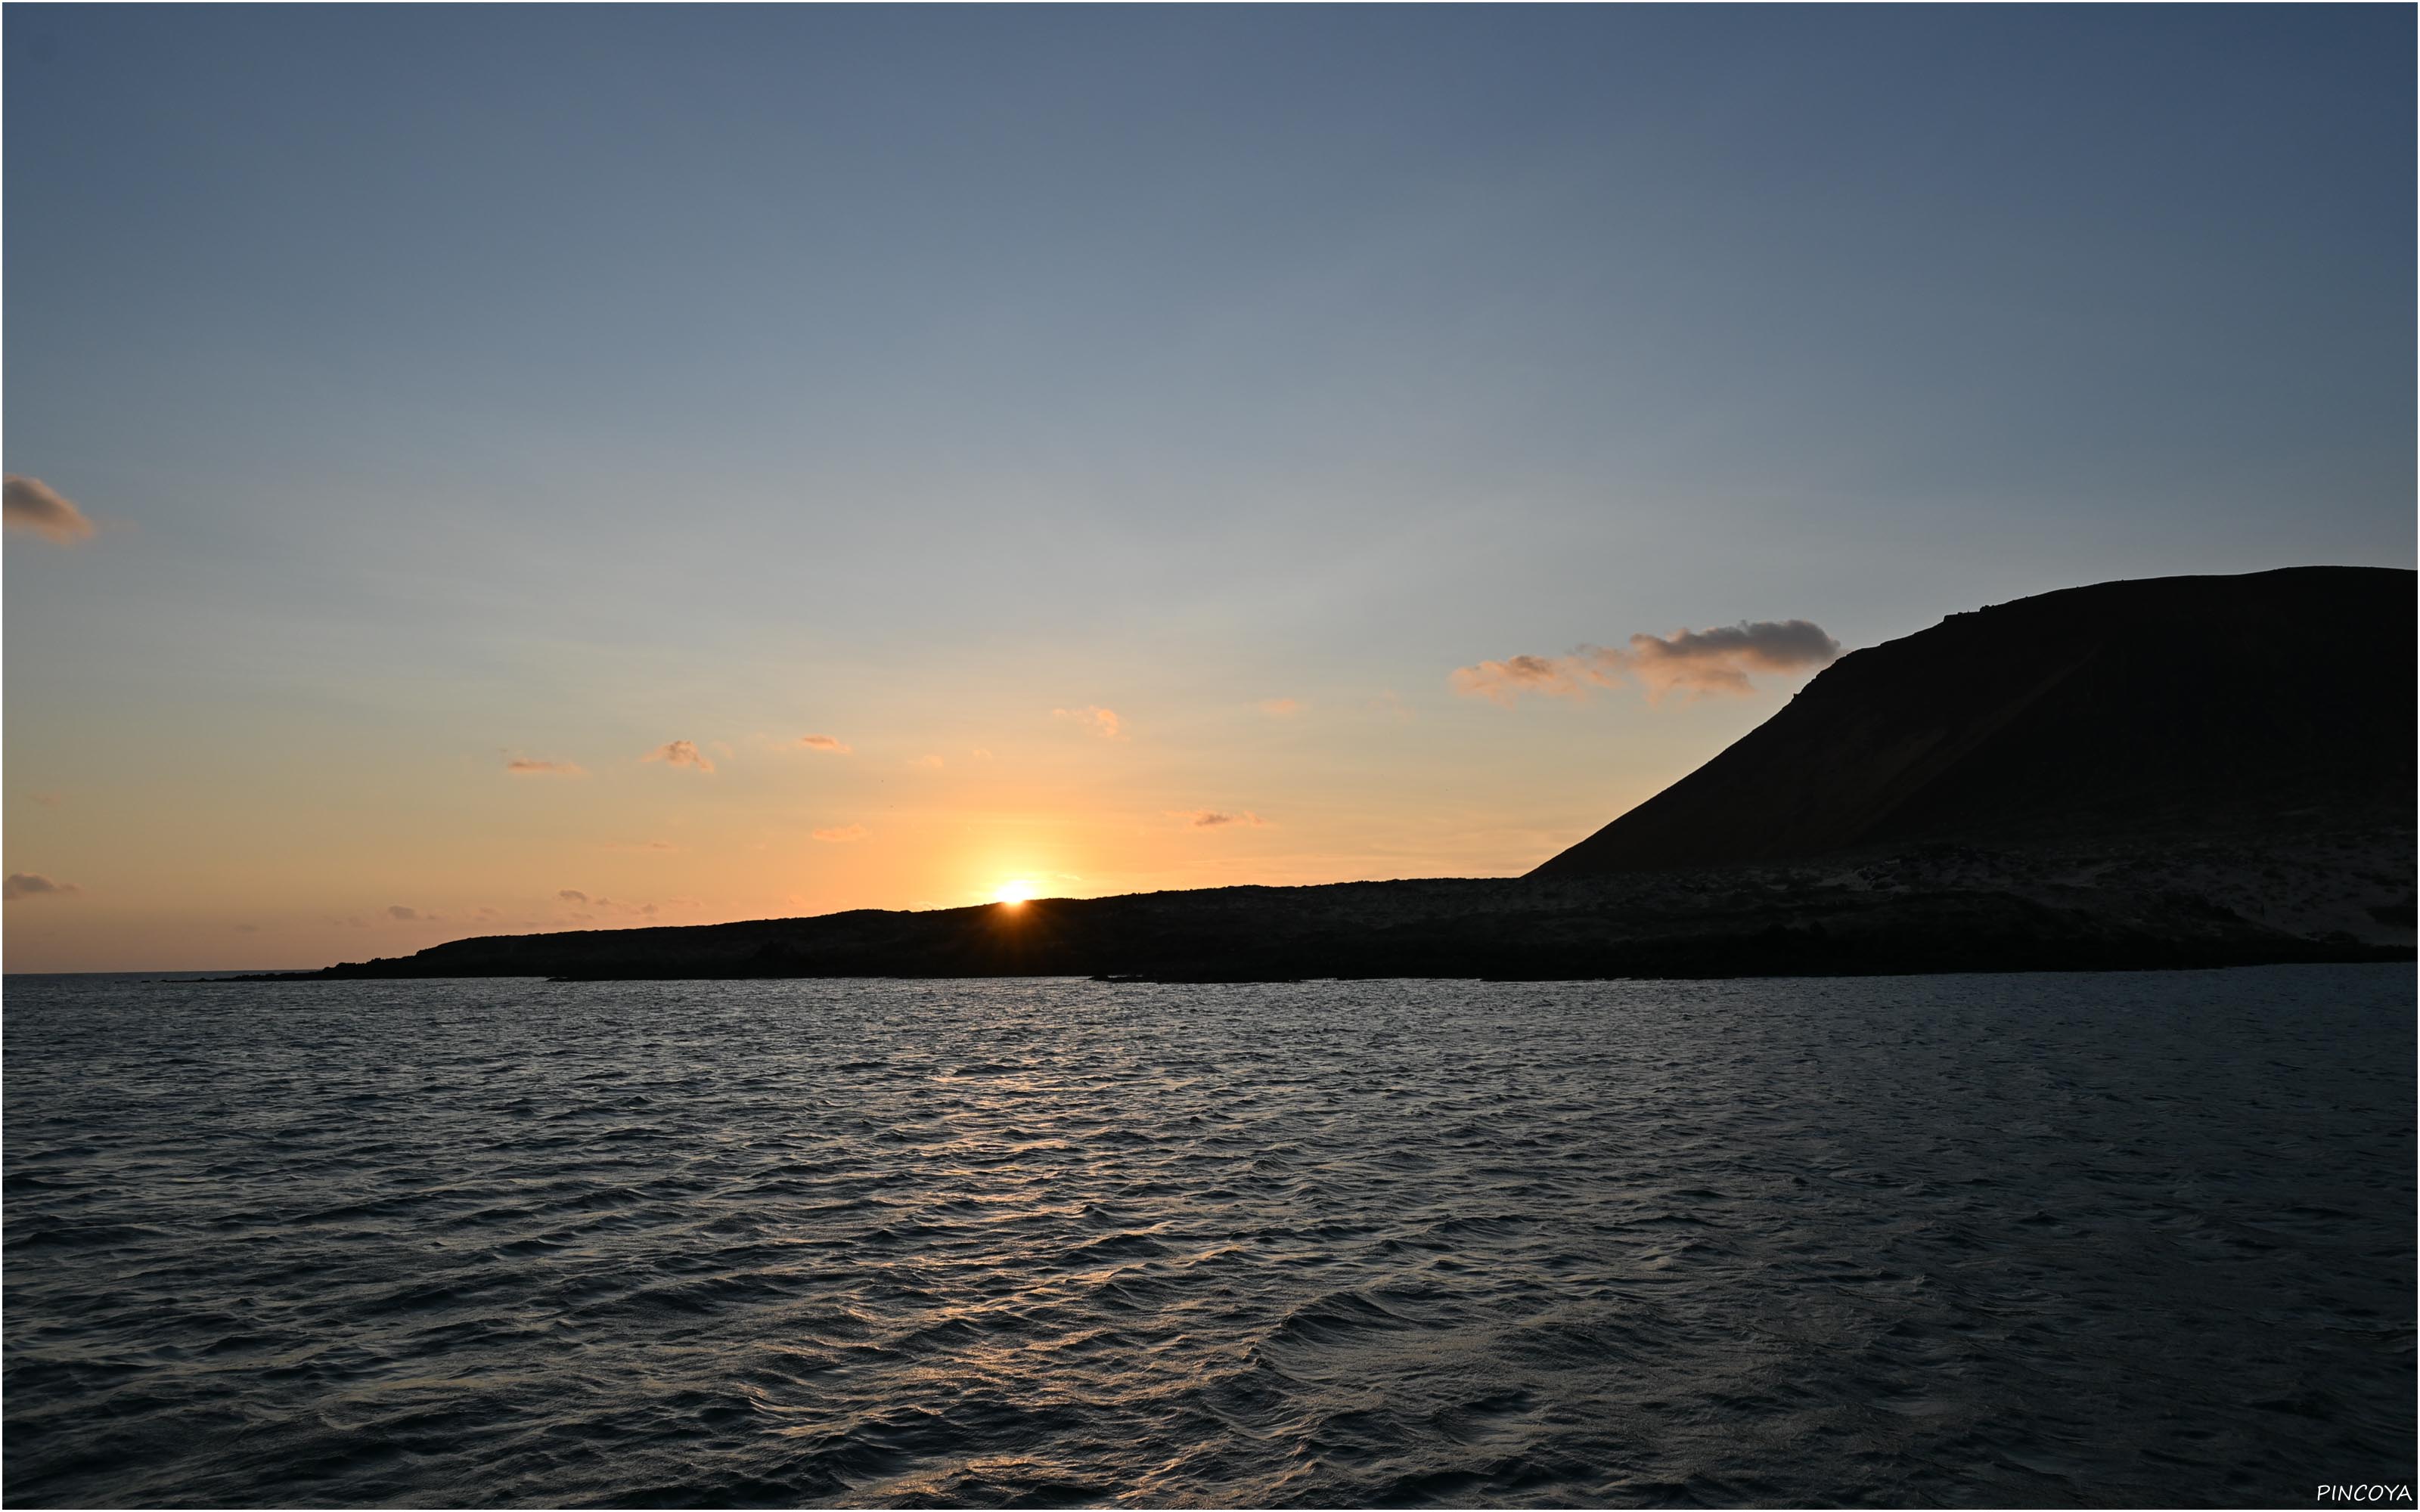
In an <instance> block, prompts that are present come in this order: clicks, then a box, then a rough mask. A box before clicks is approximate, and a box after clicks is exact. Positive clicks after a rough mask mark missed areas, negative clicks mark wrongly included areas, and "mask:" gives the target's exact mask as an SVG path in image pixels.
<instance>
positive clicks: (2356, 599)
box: [1530, 567, 2415, 877]
mask: <svg viewBox="0 0 2420 1512" xmlns="http://www.w3.org/2000/svg"><path fill="white" fill-rule="evenodd" d="M2414 611H2415V603H2414V575H2413V574H2412V573H2411V572H2408V571H2398V570H2395V569H2391V568H2384V567H2291V568H2288V569H2286V570H2284V571H2280V572H2263V573H2255V574H2252V575H2250V576H2248V577H2241V578H2158V579H2149V580H2147V581H2141V582H2114V583H2101V584H2097V585H2095V586H2093V587H2090V588H2071V589H2068V590H2066V591H2065V592H2063V593H2055V594H2041V595H2040V596H2039V597H2035V598H2023V599H2019V600H2017V601H2016V602H2014V603H2010V604H2001V605H1997V606H1994V607H1993V608H1991V609H1983V610H1980V611H1979V612H1977V613H1972V614H1953V615H1951V616H1950V617H1949V618H1948V619H1947V620H1945V621H1943V622H1942V623H1941V624H1939V625H1935V626H1933V627H1932V628H1931V629H1930V630H1926V631H1923V632H1921V633H1919V634H1916V635H1912V636H1908V637H1906V638H1905V639H1903V640H1893V641H1890V642H1888V643H1886V644H1884V645H1879V646H1875V647H1873V648H1872V649H1871V650H1868V651H1859V652H1854V653H1852V654H1851V655H1849V656H1844V657H1842V658H1841V659H1840V660H1839V661H1838V663H1836V664H1835V665H1833V666H1832V667H1831V668H1830V669H1829V670H1827V671H1824V672H1823V675H1821V676H1819V677H1817V678H1816V679H1815V680H1814V681H1813V682H1812V683H1809V684H1808V685H1807V687H1806V688H1805V690H1804V691H1802V692H1801V693H1800V694H1799V695H1798V696H1797V698H1795V699H1793V700H1792V702H1790V704H1789V705H1788V706H1787V707H1786V708H1784V709H1783V710H1782V711H1781V712H1780V713H1778V714H1776V715H1775V716H1774V717H1772V718H1770V719H1768V720H1766V721H1765V722H1764V723H1763V724H1761V725H1759V726H1758V727H1757V728H1756V729H1755V730H1753V731H1751V732H1749V733H1748V734H1746V735H1745V736H1744V737H1743V738H1742V739H1741V740H1739V741H1738V742H1737V743H1736V744H1735V745H1733V746H1731V747H1730V749H1728V750H1725V751H1724V752H1723V753H1722V754H1721V755H1719V756H1716V757H1715V758H1714V760H1713V761H1710V762H1708V763H1707V764H1705V765H1703V766H1701V767H1699V769H1698V770H1696V771H1695V772H1692V773H1690V774H1689V775H1688V776H1687V777H1685V778H1683V779H1681V780H1680V781H1678V782H1675V783H1674V784H1672V786H1670V787H1668V788H1667V789H1665V790H1664V791H1663V792H1662V793H1659V794H1657V795H1655V796H1654V797H1652V798H1650V799H1648V800H1647V801H1646V802H1645V803H1642V804H1640V805H1639V806H1638V807H1637V808H1636V809H1633V810H1630V811H1629V812H1628V813H1626V814H1623V815H1622V816H1621V818H1619V819H1616V820H1615V821H1614V822H1613V823H1611V824H1609V825H1606V826H1605V828H1603V829H1601V830H1599V831H1597V832H1596V833H1595V834H1594V835H1592V836H1590V837H1589V838H1588V839H1587V840H1585V841H1581V842H1580V843H1579V844H1577V845H1575V846H1573V847H1572V848H1571V849H1570V850H1567V851H1565V852H1563V853H1562V854H1561V855H1560V856H1556V857H1555V858H1554V859H1553V860H1551V861H1548V862H1547V863H1545V864H1544V866H1541V867H1540V868H1538V869H1537V871H1535V872H1532V873H1530V874H1531V875H1532V876H1540V877H1577V876H1588V875H1594V874H1600V873H1605V872H1639V871H1652V870H1658V869H1665V868H1670V867H1704V866H1730V865H1736V864H1740V863H1743V862H1748V863H1754V862H1768V861H1779V860H1787V859H1792V858H1796V857H1802V856H1823V855H1830V854H1834V853H1838V852H1845V851H1851V850H1859V849H1866V848H1871V847H1875V846H1893V845H1900V846H1903V845H1910V844H1920V843H1923V842H1927V841H1955V842H1958V843H1962V844H1969V845H1973V844H1993V845H2008V844H2018V845H2039V844H2041V843H2044V842H2058V841H2118V840H2121V839H2124V838H2127V837H2135V838H2144V837H2149V836H2154V835H2160V834H2169V835H2175V836H2180V837H2186V838H2191V837H2196V836H2201V835H2206V834H2209V833H2211V832H2212V831H2236V830H2242V829H2244V828H2247V827H2251V828H2260V827H2267V826H2277V827H2280V828H2286V829H2291V828H2296V827H2310V826H2311V825H2314V824H2317V825H2322V826H2324V825H2330V824H2358V823H2361V822H2364V821H2366V820H2370V819H2387V820H2390V821H2391V820H2392V818H2393V817H2394V816H2396V815H2398V814H2399V815H2402V816H2404V817H2406V818H2407V819H2408V817H2409V816H2410V814H2411V812H2412V781H2413V775H2414V774H2413V765H2412V744H2413V743H2412V716H2413V700H2412V677H2413V671H2414V665H2413V652H2412V634H2413V625H2414Z"/></svg>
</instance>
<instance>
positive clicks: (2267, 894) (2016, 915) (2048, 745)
mask: <svg viewBox="0 0 2420 1512" xmlns="http://www.w3.org/2000/svg"><path fill="white" fill-rule="evenodd" d="M2414 608H2415V597H2414V578H2413V574H2412V573H2411V572H2409V571H2400V570H2389V569H2382V568H2358V567H2304V568H2295V569H2291V570H2288V571H2284V572H2269V573H2259V574H2256V575H2254V576H2251V577H2243V578H2166V579H2154V580H2151V581H2146V582H2120V583H2103V584H2102V585H2100V586H2098V587H2093V588H2077V589H2071V590H2069V591H2067V592H2065V593H2057V594H2043V595H2042V596H2040V597H2039V598H2027V599H2022V600H2019V601H2018V602H2016V603H2013V604H2004V605H2001V606H1999V607H1997V608H1994V609H1985V610H1982V611H1981V612H1979V613H1975V614H1959V615H1953V616H1951V617H1950V618H1949V619H1948V620H1947V621H1946V622H1944V623H1943V624H1941V625H1937V626H1935V627H1934V628H1932V629H1930V630H1926V631H1924V632H1923V633H1921V634H1918V635H1913V636H1909V637H1908V638H1906V639H1905V640H1894V641H1891V642H1890V643H1888V644H1886V645H1881V646H1876V647H1874V648H1873V649H1871V650H1869V651H1860V652H1857V653H1855V654H1854V655H1852V656H1847V657H1844V658H1842V659H1841V660H1840V661H1839V662H1838V664H1837V665H1835V666H1834V667H1833V668H1832V669H1831V670H1829V671H1826V672H1824V673H1823V675H1822V676H1821V677H1818V678H1817V679H1815V681H1814V682H1812V683H1811V684H1809V685H1808V686H1807V688H1806V689H1805V690H1804V691H1802V692H1801V693H1800V694H1799V695H1798V697H1797V699H1796V700H1794V701H1793V702H1792V703H1791V705H1790V706H1789V707H1788V708H1786V709H1784V710H1783V711H1782V712H1781V713H1779V714H1777V715H1776V716H1775V717H1773V718H1771V719H1769V720H1767V721H1765V723H1764V724H1762V725H1761V726H1760V727H1758V728H1757V729H1756V730H1755V731H1753V732H1751V733H1749V734H1748V735H1747V736H1746V737H1745V738H1744V739H1742V740H1741V741H1739V742H1738V743H1737V744H1735V745H1733V746H1732V747H1731V748H1730V749H1729V750H1726V751H1724V752H1723V753H1722V754H1721V755H1719V756H1717V757H1715V758H1714V760H1713V761H1711V762H1709V763H1707V764H1706V765H1704V766H1703V767H1701V768H1699V770H1698V771H1697V772H1695V773H1693V774H1691V775H1690V776H1689V777H1688V778H1686V779H1683V780H1682V781H1680V782H1678V783H1676V784H1674V785H1673V786H1672V787H1670V788H1669V789H1667V790H1666V791H1665V792H1663V793H1662V794H1659V795H1656V796H1655V797H1654V798H1652V799H1650V800H1649V801H1648V802H1646V803H1644V804H1641V805H1640V806H1639V807H1638V808H1637V809H1635V810H1631V811H1630V812H1629V813H1627V814H1624V815H1623V816H1622V817H1621V818H1620V819H1618V820H1616V821H1615V822H1614V823H1613V824H1611V825H1607V826H1606V828H1605V829H1603V830H1601V831H1599V832H1598V833H1597V834H1596V835H1595V836H1593V837H1592V838H1590V840H1588V841H1583V842H1582V843H1581V844H1579V845H1576V846H1574V847H1573V848H1572V849H1571V850H1568V851H1566V852H1564V853H1563V854H1562V855H1561V856H1557V857H1556V858H1555V859H1553V860H1552V861H1549V862H1547V863H1546V864H1545V865H1544V866H1543V867H1541V868H1539V869H1538V870H1537V871H1536V872H1533V873H1531V874H1530V875H1529V876H1528V877H1524V878H1500V879H1495V880H1475V881H1450V880H1427V881H1402V882H1365V883H1342V884H1338V885H1336V886H1332V887H1219V888H1206V889H1202V890H1200V891H1193V892H1161V893H1146V894H1136V895H1132V896H1127V897H1122V898H1087V899H1067V898H1056V899H1041V900H1036V901H1035V902H1033V903H1030V904H1027V905H1026V906H1024V907H1022V908H1009V907H999V906H990V907H982V908H953V909H939V910H934V911H930V912H924V913H894V912H885V911H880V910H874V909H861V910H858V911H855V912H851V913H845V914H830V915H826V916H824V917H821V918H769V919H755V920H751V921H747V922H740V923H730V924H715V925H698V926H691V927H686V928H657V929H638V930H598V931H585V932H578V933H553V934H523V935H489V936H486V937H482V938H474V939H464V940H455V941H452V942H450V943H448V944H444V945H438V946H432V947H430V948H429V949H426V950H422V951H420V952H419V953H418V954H416V955H411V956H405V957H400V958H396V959H389V960H377V961H367V962H360V963H349V964H343V965H337V966H331V967H329V968H328V969H326V970H325V971H321V972H317V973H305V974H298V975H296V976H293V977H291V978H288V979H286V980H325V979H332V978H333V979H342V978H383V977H509V976H547V977H556V978H564V979H582V980H598V979H626V978H627V979H642V978H665V979H693V978H718V977H725V978H727V977H988V976H1063V975H1107V976H1118V977H1136V978H1147V979H1151V980H1183V981H1262V980H1281V979H1288V978H1301V977H1497V978H1528V979H1536V980H1544V979H1553V978H1585V977H1738V976H1780V975H1818V974H1833V975H1851V974H1854V975H1865V974H1879V973H1892V972H1921V971H2028V970H2099V969H2110V968H2124V967H2180V966H2222V965H2248V964H2257V963H2264V962H2292V961H2364V960H2382V959H2407V958H2409V956H2410V955H2411V953H2412V938H2413V911H2412V909H2413V889H2412V778H2413V771H2412V748H2413V739H2412V713H2413V695H2412V685H2413V653H2412V630H2413V621H2414Z"/></svg>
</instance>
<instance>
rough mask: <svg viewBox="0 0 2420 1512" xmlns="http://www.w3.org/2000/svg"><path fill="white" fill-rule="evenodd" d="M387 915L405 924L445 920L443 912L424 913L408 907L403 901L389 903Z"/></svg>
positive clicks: (439, 922) (434, 922) (432, 922)
mask: <svg viewBox="0 0 2420 1512" xmlns="http://www.w3.org/2000/svg"><path fill="white" fill-rule="evenodd" d="M386 917H387V918H392V919H395V920H396V921H397V922H400V923H405V924H442V923H444V922H445V916H444V915H443V914H424V913H422V912H421V911H420V910H419V909H417V908H412V907H408V906H406V905H405V904H403V903H389V904H387V905H386Z"/></svg>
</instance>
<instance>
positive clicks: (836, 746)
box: [799, 735, 848, 756]
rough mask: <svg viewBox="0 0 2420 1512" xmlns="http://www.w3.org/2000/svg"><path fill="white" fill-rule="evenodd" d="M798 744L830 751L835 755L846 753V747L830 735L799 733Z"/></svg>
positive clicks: (812, 748) (810, 748)
mask: <svg viewBox="0 0 2420 1512" xmlns="http://www.w3.org/2000/svg"><path fill="white" fill-rule="evenodd" d="M799 745H801V746H804V747H806V748H808V749H809V750H824V751H830V752H831V754H833V755H835V756H845V755H847V754H848V748H847V747H846V746H844V745H842V744H841V743H840V742H839V741H837V740H834V739H833V738H832V737H831V736H830V735H800V736H799Z"/></svg>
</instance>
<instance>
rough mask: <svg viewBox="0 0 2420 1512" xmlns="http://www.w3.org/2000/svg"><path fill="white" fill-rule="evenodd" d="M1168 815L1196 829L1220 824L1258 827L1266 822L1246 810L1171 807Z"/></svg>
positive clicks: (1215, 826) (1210, 827)
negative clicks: (1224, 811)
mask: <svg viewBox="0 0 2420 1512" xmlns="http://www.w3.org/2000/svg"><path fill="white" fill-rule="evenodd" d="M1168 817H1170V818H1171V819H1182V820H1184V821H1185V822H1186V823H1187V824H1189V825H1192V826H1193V827H1194V828H1196V829H1216V828H1217V827H1218V826H1219V825H1243V826H1244V827H1245V828H1247V829H1259V828H1261V827H1262V826H1263V825H1266V824H1267V823H1268V821H1267V820H1265V819H1263V818H1262V817H1261V816H1260V815H1259V814H1256V813H1252V812H1250V811H1249V810H1241V809H1239V810H1236V811H1235V812H1233V813H1222V812H1220V811H1219V810H1216V809H1171V810H1169V814H1168Z"/></svg>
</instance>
